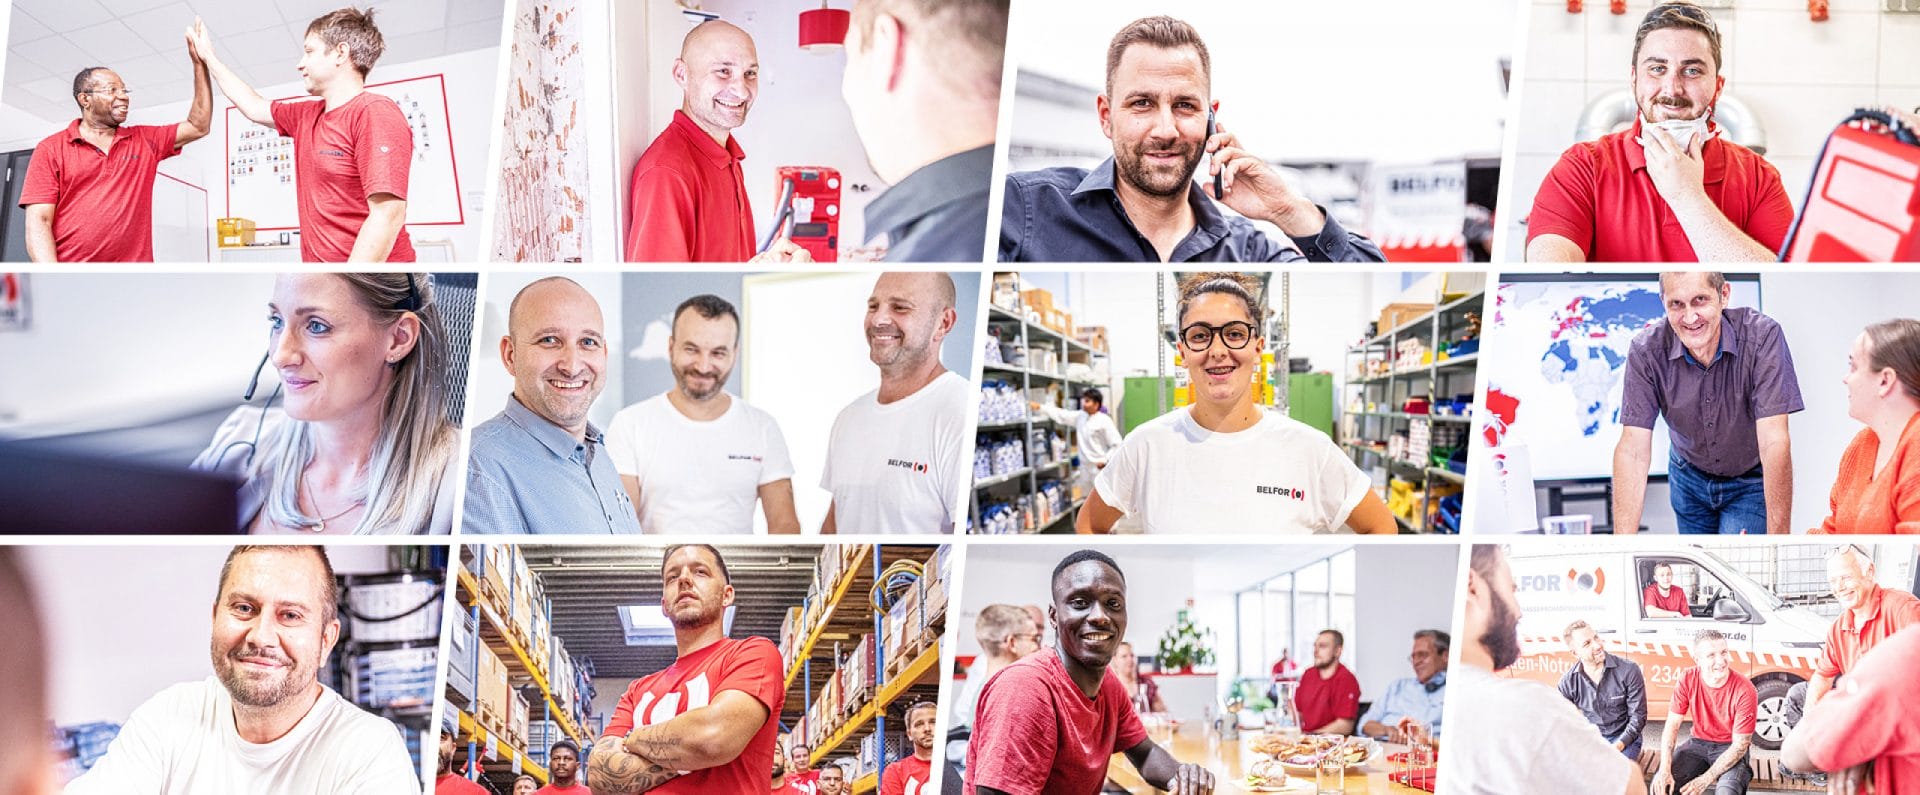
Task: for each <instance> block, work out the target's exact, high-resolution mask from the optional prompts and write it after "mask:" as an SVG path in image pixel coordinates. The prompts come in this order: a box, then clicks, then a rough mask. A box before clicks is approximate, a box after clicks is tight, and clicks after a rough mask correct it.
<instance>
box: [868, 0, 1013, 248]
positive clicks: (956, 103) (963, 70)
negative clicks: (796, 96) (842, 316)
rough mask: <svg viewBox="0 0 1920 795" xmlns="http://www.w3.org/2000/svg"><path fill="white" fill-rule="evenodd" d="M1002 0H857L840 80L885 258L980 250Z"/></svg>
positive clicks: (873, 231)
mask: <svg viewBox="0 0 1920 795" xmlns="http://www.w3.org/2000/svg"><path fill="white" fill-rule="evenodd" d="M1009 3H1010V0H857V1H856V2H855V3H854V4H853V20H852V25H851V27H849V28H848V29H847V68H846V72H845V75H844V77H843V78H842V80H841V83H840V93H841V95H842V96H843V97H845V98H846V101H847V108H848V109H849V110H850V111H851V112H852V115H853V129H854V130H855V131H856V132H858V133H859V134H860V143H861V144H862V145H863V146H865V147H866V150H867V162H868V163H869V164H870V165H872V166H873V172H874V174H876V175H878V176H879V177H880V178H881V179H883V180H885V181H886V182H887V183H888V184H890V185H892V186H893V187H891V188H888V189H887V191H886V192H885V193H882V194H880V195H879V196H878V197H876V198H875V199H874V200H873V201H872V202H870V203H869V204H868V205H867V211H866V234H867V237H868V238H869V239H874V238H879V239H882V240H884V241H886V244H887V254H886V261H888V262H980V257H981V252H982V250H983V249H984V248H985V247H986V244H987V192H988V189H989V188H991V187H992V185H993V140H994V133H995V127H996V123H997V121H998V119H999V111H1000V74H1001V68H1002V62H1003V61H1004V59H1005V57H1006V50H1007V6H1008V5H1009Z"/></svg>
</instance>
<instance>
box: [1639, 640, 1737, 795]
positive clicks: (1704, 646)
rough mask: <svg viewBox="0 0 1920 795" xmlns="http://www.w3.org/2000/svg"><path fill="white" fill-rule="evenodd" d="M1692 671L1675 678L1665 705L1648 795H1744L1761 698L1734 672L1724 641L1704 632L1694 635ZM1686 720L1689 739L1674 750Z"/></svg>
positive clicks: (1688, 670)
mask: <svg viewBox="0 0 1920 795" xmlns="http://www.w3.org/2000/svg"><path fill="white" fill-rule="evenodd" d="M1693 661H1694V667H1692V668H1688V669H1687V670H1686V672H1685V673H1682V674H1681V675H1680V681H1679V683H1677V684H1675V685H1674V688H1673V699H1672V701H1670V702H1668V704H1667V720H1666V728H1665V730H1663V731H1662V732H1661V735H1660V769H1659V771H1658V772H1655V773H1654V774H1653V784H1652V785H1651V786H1649V787H1647V791H1648V792H1650V793H1653V795H1669V793H1671V792H1675V791H1677V792H1678V793H1680V795H1701V793H1708V792H1711V793H1713V795H1744V793H1745V792H1746V791H1747V783H1748V782H1750V781H1752V780H1753V768H1751V767H1748V766H1747V750H1748V748H1749V747H1750V746H1751V745H1752V744H1753V727H1754V724H1755V723H1757V722H1758V717H1759V712H1760V695H1759V693H1758V692H1757V691H1756V690H1755V689H1754V687H1753V682H1752V681H1750V680H1748V679H1747V678H1746V677H1745V676H1742V675H1740V672H1738V671H1735V670H1733V653H1732V652H1730V651H1728V650H1727V636H1725V635H1722V634H1720V632H1719V631H1718V630H1712V629H1703V630H1700V631H1699V632H1698V633H1696V634H1695V635H1694V636H1693ZM1689 719H1691V720H1692V721H1693V736H1692V737H1691V738H1689V739H1688V740H1687V742H1686V743H1685V744H1683V745H1681V746H1680V747H1679V748H1678V749H1675V748H1674V743H1675V741H1676V740H1678V739H1679V737H1680V724H1682V723H1684V722H1686V721H1687V720H1689Z"/></svg>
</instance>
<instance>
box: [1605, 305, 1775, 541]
mask: <svg viewBox="0 0 1920 795" xmlns="http://www.w3.org/2000/svg"><path fill="white" fill-rule="evenodd" d="M1732 294H1733V288H1732V287H1731V286H1730V285H1728V284H1727V279H1726V276H1725V275H1723V274H1720V273H1700V272H1693V273H1662V274H1660V300H1661V303H1662V304H1664V305H1665V306H1666V309H1667V322H1665V323H1662V324H1659V325H1656V326H1652V327H1649V328H1647V329H1646V330H1644V331H1642V332H1640V335H1639V336H1637V337H1635V338H1634V339H1633V347H1632V348H1630V349H1629V350H1628V352H1627V373H1626V376H1625V384H1624V386H1623V389H1622V391H1621V395H1620V426H1621V427H1620V443H1619V444H1618V445H1617V446H1616V447H1615V448H1614V451H1613V526H1614V528H1615V529H1614V532H1616V533H1635V532H1638V531H1639V528H1640V513H1641V509H1642V507H1644V503H1645V501H1646V496H1647V467H1648V464H1649V463H1650V462H1651V460H1652V458H1653V425H1654V420H1656V419H1659V418H1660V417H1663V416H1664V417H1665V418H1666V420H1667V429H1668V435H1669V436H1670V437H1671V439H1672V442H1673V453H1672V455H1671V456H1670V457H1669V459H1668V462H1667V488H1668V492H1669V494H1670V496H1671V498H1672V502H1673V513H1674V516H1675V518H1676V519H1677V520H1678V521H1679V525H1680V532H1682V533H1762V532H1765V533H1785V532H1787V531H1788V530H1787V522H1788V520H1789V519H1790V518H1791V516H1792V513H1793V457H1792V454H1791V452H1790V450H1789V447H1788V441H1787V415H1788V414H1791V413H1793V412H1796V411H1799V410H1801V409H1803V408H1805V407H1806V406H1805V404H1803V403H1802V402H1801V400H1800V382H1799V379H1798V378H1797V377H1796V376H1795V375H1794V372H1793V356H1792V354H1791V353H1790V352H1789V351H1788V350H1787V341H1786V338H1785V336H1784V335H1783V334H1782V333H1781V331H1780V324H1779V323H1776V322H1774V321H1773V318H1770V317H1767V316H1766V315H1762V314H1760V313H1759V312H1758V311H1757V310H1754V309H1750V308H1746V307H1737V308H1731V309H1730V308H1728V307H1727V301H1728V299H1729V298H1730V297H1731V296H1732Z"/></svg>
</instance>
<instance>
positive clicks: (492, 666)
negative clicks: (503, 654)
mask: <svg viewBox="0 0 1920 795" xmlns="http://www.w3.org/2000/svg"><path fill="white" fill-rule="evenodd" d="M473 679H474V687H475V690H476V691H477V692H478V695H479V698H478V700H477V701H478V703H477V705H476V706H475V709H474V711H473V717H474V719H475V720H478V721H479V722H480V725H481V726H482V727H483V728H485V729H486V730H487V731H490V732H493V733H495V734H498V735H501V736H506V734H507V722H508V721H509V720H510V719H511V717H512V713H511V712H510V710H511V706H510V704H509V702H510V700H511V699H510V697H509V695H508V694H509V693H511V692H513V688H511V687H509V686H508V684H507V666H506V665H505V664H504V663H502V662H501V661H500V655H498V654H494V653H493V649H490V648H488V647H486V646H485V645H482V646H481V647H480V670H478V671H476V672H474V677H473Z"/></svg>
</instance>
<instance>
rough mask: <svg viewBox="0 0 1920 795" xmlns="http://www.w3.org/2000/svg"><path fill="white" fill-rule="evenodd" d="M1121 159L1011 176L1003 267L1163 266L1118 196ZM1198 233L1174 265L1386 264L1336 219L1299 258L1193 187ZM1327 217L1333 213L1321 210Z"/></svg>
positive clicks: (1306, 241)
mask: <svg viewBox="0 0 1920 795" xmlns="http://www.w3.org/2000/svg"><path fill="white" fill-rule="evenodd" d="M1113 180H1114V165H1113V158H1111V157H1109V158H1107V159H1106V161H1105V162H1103V163H1101V164H1100V165H1099V167H1097V168H1095V169H1093V170H1092V171H1088V170H1087V169H1084V168H1048V169H1042V170H1039V171H1025V172H1021V173H1019V174H1009V175H1007V188H1006V196H1005V198H1004V201H1003V207H1002V209H1001V212H1000V261H1001V262H1159V261H1160V254H1159V252H1157V251H1155V250H1154V248H1153V243H1152V242H1151V241H1148V240H1147V237H1146V236H1145V235H1142V234H1140V230H1139V229H1137V228H1135V227H1134V225H1133V221H1132V220H1131V219H1129V218H1127V211H1126V209H1125V208H1123V207H1121V206H1120V194H1119V193H1118V192H1117V191H1115V189H1114V182H1113ZM1187 188H1188V190H1187V203H1188V204H1189V205H1191V206H1192V207H1193V217H1194V227H1193V231H1192V232H1189V233H1187V236H1186V238H1185V239H1183V240H1181V241H1180V244H1179V245H1177V246H1175V247H1174V249H1173V256H1172V257H1169V258H1168V261H1170V262H1385V261H1387V258H1386V255H1384V254H1382V253H1380V247H1378V246H1375V245H1374V244H1373V241H1371V240H1368V239H1366V238H1365V237H1362V236H1360V235H1356V234H1353V233H1351V232H1348V231H1347V230H1346V229H1344V228H1342V227H1341V226H1340V223H1339V222H1338V221H1335V220H1333V216H1331V215H1327V224H1326V226H1325V227H1324V228H1322V229H1321V230H1320V234H1317V235H1314V236H1312V237H1296V238H1292V240H1293V242H1294V244H1295V245H1297V246H1299V247H1300V250H1299V251H1294V250H1293V249H1291V248H1287V247H1286V246H1282V245H1279V244H1277V243H1275V242H1274V241H1273V240H1272V239H1270V238H1268V237H1267V235H1266V233H1264V232H1261V231H1260V230H1259V228H1257V227H1255V226H1254V225H1253V222H1252V221H1249V220H1247V219H1245V218H1242V217H1240V216H1237V215H1236V216H1232V217H1228V216H1227V215H1226V214H1224V213H1222V212H1220V208H1219V206H1218V205H1216V204H1215V203H1214V201H1213V200H1212V199H1209V198H1207V195H1206V194H1205V193H1202V192H1201V191H1200V186H1199V185H1198V184H1189V185H1188V186H1187ZM1320 212H1321V213H1322V214H1323V215H1324V214H1326V208H1324V207H1322V208H1320Z"/></svg>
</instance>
